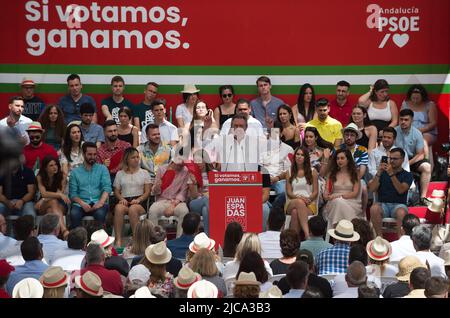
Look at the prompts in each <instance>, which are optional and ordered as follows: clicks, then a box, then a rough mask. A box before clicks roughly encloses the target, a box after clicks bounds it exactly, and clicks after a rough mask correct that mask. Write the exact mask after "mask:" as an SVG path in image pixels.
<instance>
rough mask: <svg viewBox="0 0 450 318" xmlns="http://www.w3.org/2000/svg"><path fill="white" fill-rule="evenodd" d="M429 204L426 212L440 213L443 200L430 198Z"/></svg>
mask: <svg viewBox="0 0 450 318" xmlns="http://www.w3.org/2000/svg"><path fill="white" fill-rule="evenodd" d="M429 200H430V201H431V203H430V204H429V205H428V210H430V211H431V212H437V213H440V212H441V210H442V208H443V207H444V200H442V199H441V198H432V199H431V198H430V199H429Z"/></svg>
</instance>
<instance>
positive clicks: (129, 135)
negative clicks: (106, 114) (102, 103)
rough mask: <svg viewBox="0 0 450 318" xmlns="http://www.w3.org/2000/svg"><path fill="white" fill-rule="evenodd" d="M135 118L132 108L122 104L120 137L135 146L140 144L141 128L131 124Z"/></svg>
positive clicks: (118, 127)
mask: <svg viewBox="0 0 450 318" xmlns="http://www.w3.org/2000/svg"><path fill="white" fill-rule="evenodd" d="M132 118H133V116H132V112H131V109H129V108H128V107H126V106H122V107H120V109H119V122H120V125H118V126H117V132H118V134H119V135H118V138H119V139H120V140H123V141H126V142H128V143H129V144H130V145H132V146H133V147H134V148H137V147H138V146H139V130H138V129H137V128H136V127H135V126H133V125H132V124H131V119H132Z"/></svg>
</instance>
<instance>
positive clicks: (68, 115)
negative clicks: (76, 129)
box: [58, 94, 97, 125]
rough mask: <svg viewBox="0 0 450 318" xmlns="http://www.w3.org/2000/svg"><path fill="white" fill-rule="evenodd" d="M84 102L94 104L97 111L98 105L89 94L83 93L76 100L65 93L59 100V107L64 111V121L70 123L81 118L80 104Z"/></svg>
mask: <svg viewBox="0 0 450 318" xmlns="http://www.w3.org/2000/svg"><path fill="white" fill-rule="evenodd" d="M84 103H89V104H91V105H92V106H94V109H95V112H97V106H96V105H95V100H94V99H93V98H92V97H91V96H88V95H84V94H83V95H81V98H80V99H79V100H78V101H77V102H76V101H74V100H73V98H72V96H70V95H65V96H63V97H61V99H60V100H59V103H58V105H59V107H61V109H62V111H63V113H64V122H65V124H66V125H68V124H69V123H70V122H71V121H74V120H81V115H80V106H81V105H83V104H84Z"/></svg>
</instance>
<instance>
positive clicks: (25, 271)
mask: <svg viewBox="0 0 450 318" xmlns="http://www.w3.org/2000/svg"><path fill="white" fill-rule="evenodd" d="M47 267H48V265H47V264H45V263H44V262H42V261H41V260H34V261H27V262H25V264H23V265H20V266H16V270H15V271H13V272H11V274H10V275H9V279H8V282H7V283H6V291H7V292H8V294H10V295H12V291H13V289H14V286H16V284H17V283H18V282H20V281H21V280H22V279H24V278H36V279H39V277H41V276H42V274H43V273H44V272H45V270H46V269H47Z"/></svg>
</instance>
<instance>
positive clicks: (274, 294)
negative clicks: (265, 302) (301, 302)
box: [259, 285, 283, 298]
mask: <svg viewBox="0 0 450 318" xmlns="http://www.w3.org/2000/svg"><path fill="white" fill-rule="evenodd" d="M259 298H283V293H282V292H281V290H280V289H279V288H278V287H277V286H275V285H273V286H272V287H270V288H269V289H268V290H267V291H265V292H263V293H260V294H259Z"/></svg>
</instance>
